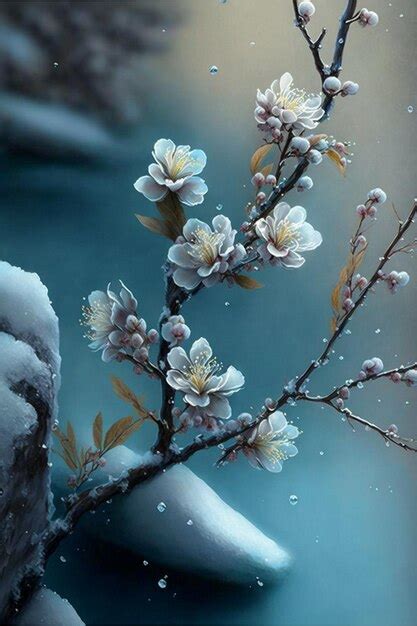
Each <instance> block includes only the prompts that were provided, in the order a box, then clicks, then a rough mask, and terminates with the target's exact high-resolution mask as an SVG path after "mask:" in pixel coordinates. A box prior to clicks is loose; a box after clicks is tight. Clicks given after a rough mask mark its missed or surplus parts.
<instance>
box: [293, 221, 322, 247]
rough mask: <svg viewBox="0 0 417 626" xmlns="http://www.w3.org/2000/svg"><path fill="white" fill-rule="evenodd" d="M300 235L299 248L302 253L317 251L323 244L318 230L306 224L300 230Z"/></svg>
mask: <svg viewBox="0 0 417 626" xmlns="http://www.w3.org/2000/svg"><path fill="white" fill-rule="evenodd" d="M298 233H299V235H300V240H299V247H298V249H299V250H300V252H302V251H303V250H315V249H316V248H318V246H320V245H321V243H322V242H323V237H322V236H321V233H319V231H318V230H314V228H313V226H312V225H311V224H309V223H308V222H305V223H304V224H303V225H302V226H301V227H300V228H299V230H298Z"/></svg>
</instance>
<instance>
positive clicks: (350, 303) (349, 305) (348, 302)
mask: <svg viewBox="0 0 417 626" xmlns="http://www.w3.org/2000/svg"><path fill="white" fill-rule="evenodd" d="M354 307H355V303H354V302H353V300H352V299H351V298H346V299H345V300H344V301H343V308H344V310H345V311H346V313H349V311H351V310H352V309H353V308H354Z"/></svg>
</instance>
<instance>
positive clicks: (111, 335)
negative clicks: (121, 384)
mask: <svg viewBox="0 0 417 626" xmlns="http://www.w3.org/2000/svg"><path fill="white" fill-rule="evenodd" d="M120 284H121V290H120V293H119V295H116V294H115V293H114V292H113V291H111V289H110V285H109V287H108V288H107V291H106V292H103V291H93V292H92V293H91V294H90V295H89V297H88V303H89V304H88V306H85V307H83V321H82V323H83V324H84V325H85V326H87V327H88V329H89V331H88V333H87V334H86V337H87V338H88V339H90V341H91V343H90V346H89V347H90V348H91V349H92V350H96V351H98V350H102V359H103V361H105V362H108V361H111V360H113V359H118V360H123V359H124V358H125V356H126V355H128V356H130V357H132V359H133V360H134V361H135V363H136V371H137V373H141V372H142V371H143V365H144V364H145V363H146V362H147V361H148V358H149V346H150V344H153V343H156V342H157V341H158V339H159V335H158V332H157V331H156V330H155V329H154V328H152V329H151V330H149V331H147V328H146V322H145V320H144V319H143V318H139V317H138V315H137V306H138V301H137V300H136V298H135V297H134V295H133V294H132V292H131V291H130V289H128V288H127V287H126V286H125V285H124V284H123V283H122V282H121V281H120Z"/></svg>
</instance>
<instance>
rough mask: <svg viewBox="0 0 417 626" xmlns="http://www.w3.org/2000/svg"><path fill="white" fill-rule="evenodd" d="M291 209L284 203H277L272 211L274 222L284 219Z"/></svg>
mask: <svg viewBox="0 0 417 626" xmlns="http://www.w3.org/2000/svg"><path fill="white" fill-rule="evenodd" d="M290 210H291V207H290V205H289V204H287V203H286V202H279V203H278V204H277V205H276V207H275V208H274V211H273V214H272V215H273V218H274V220H276V221H277V222H278V221H279V222H280V221H281V220H283V219H285V218H286V217H287V215H288V213H289V212H290Z"/></svg>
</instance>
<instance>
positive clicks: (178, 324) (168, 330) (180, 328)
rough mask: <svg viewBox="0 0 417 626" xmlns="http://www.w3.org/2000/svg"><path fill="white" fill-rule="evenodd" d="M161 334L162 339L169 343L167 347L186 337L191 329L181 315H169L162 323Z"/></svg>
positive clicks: (171, 346) (180, 341)
mask: <svg viewBox="0 0 417 626" xmlns="http://www.w3.org/2000/svg"><path fill="white" fill-rule="evenodd" d="M161 334H162V337H163V339H165V341H167V342H168V343H169V347H170V348H173V347H174V346H176V345H178V344H179V343H182V342H183V341H185V340H186V339H188V338H189V336H190V334H191V331H190V329H189V327H188V326H187V324H186V323H185V320H184V318H183V316H182V315H171V316H170V317H168V319H167V321H166V322H165V323H164V324H162V328H161Z"/></svg>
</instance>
